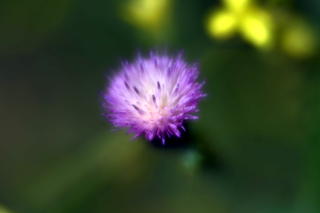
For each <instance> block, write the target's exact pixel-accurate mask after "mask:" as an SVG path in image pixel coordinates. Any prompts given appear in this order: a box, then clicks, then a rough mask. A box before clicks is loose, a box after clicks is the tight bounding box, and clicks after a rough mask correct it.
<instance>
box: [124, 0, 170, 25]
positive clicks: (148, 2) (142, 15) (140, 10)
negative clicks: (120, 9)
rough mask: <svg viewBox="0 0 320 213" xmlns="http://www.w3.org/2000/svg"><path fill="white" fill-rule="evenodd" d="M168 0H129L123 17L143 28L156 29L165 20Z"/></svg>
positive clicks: (168, 6)
mask: <svg viewBox="0 0 320 213" xmlns="http://www.w3.org/2000/svg"><path fill="white" fill-rule="evenodd" d="M170 2H171V1H170V0H130V1H129V2H128V3H127V4H126V5H125V9H124V14H123V16H124V18H125V19H126V20H127V21H128V22H130V23H132V24H134V25H136V26H138V27H141V28H143V29H146V30H150V31H157V30H159V29H161V28H162V26H163V25H164V24H165V23H166V22H167V16H168V13H169V9H170Z"/></svg>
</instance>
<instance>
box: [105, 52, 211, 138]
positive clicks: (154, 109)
mask: <svg viewBox="0 0 320 213" xmlns="http://www.w3.org/2000/svg"><path fill="white" fill-rule="evenodd" d="M198 75H199V68H198V66H197V65H195V64H193V65H190V64H188V63H186V62H185V61H184V59H183V58H182V55H181V54H180V55H178V56H177V57H175V58H171V57H168V56H166V55H159V54H156V53H151V54H150V56H149V57H147V58H142V57H138V58H137V59H136V60H135V61H134V62H133V63H124V64H123V65H122V67H121V69H120V71H119V72H118V73H117V74H116V75H115V76H114V77H113V78H112V79H111V82H110V85H109V86H108V87H107V88H106V90H105V92H104V94H103V108H104V110H105V116H106V117H107V118H109V120H110V121H111V123H112V124H113V125H114V126H115V127H124V128H127V129H128V130H129V132H131V133H134V134H135V135H136V136H140V135H143V136H144V137H145V138H146V139H147V140H149V141H151V140H152V139H154V138H159V139H161V140H162V143H165V138H166V137H170V136H172V135H174V136H176V137H180V135H181V132H180V131H181V130H184V127H183V122H184V121H185V120H192V119H197V118H198V117H197V116H195V115H194V113H196V112H198V108H197V105H198V103H199V101H200V99H201V98H202V97H204V96H205V94H204V93H203V92H202V86H203V83H199V82H198V81H197V78H198Z"/></svg>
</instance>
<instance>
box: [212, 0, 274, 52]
mask: <svg viewBox="0 0 320 213" xmlns="http://www.w3.org/2000/svg"><path fill="white" fill-rule="evenodd" d="M223 1H224V5H225V8H221V9H219V10H217V11H215V12H213V13H212V14H210V15H209V18H208V22H207V29H208V32H209V33H210V35H211V36H213V37H215V38H218V39H227V38H230V37H231V36H233V35H234V34H235V33H236V32H239V33H241V35H242V36H243V37H244V39H246V40H247V41H248V42H250V43H252V44H253V45H255V46H256V47H260V48H267V47H270V46H271V43H272V37H273V36H272V31H273V22H272V19H271V16H270V14H269V13H268V12H267V11H265V10H263V9H261V8H258V7H256V6H255V5H254V4H253V1H252V0H223Z"/></svg>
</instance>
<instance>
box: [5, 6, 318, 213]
mask: <svg viewBox="0 0 320 213" xmlns="http://www.w3.org/2000/svg"><path fill="white" fill-rule="evenodd" d="M0 11H1V12H0V29H1V33H0V74H1V75H0V118H1V119H0V120H1V121H0V213H71V212H76V213H82V212H83V213H88V212H94V213H100V212H101V213H102V212H133V211H134V212H140V213H148V212H153V213H160V212H172V213H173V212H174V213H177V212H183V213H189V212H190V213H191V212H201V213H202V212H203V213H206V212H208V213H212V212H215V213H242V212H243V213H256V212H259V213H300V212H301V213H304V212H307V213H318V212H320V155H319V152H320V125H319V124H320V73H319V71H320V52H319V49H318V47H319V41H318V38H319V35H320V34H319V33H320V32H319V19H320V2H319V1H318V0H260V1H259V0H122V1H119V0H108V1H105V0H94V1H85V0H46V1H40V0H29V1H21V0H20V1H14V0H13V1H2V2H0ZM149 50H163V51H166V52H167V53H169V54H171V55H175V54H176V53H178V52H179V51H181V50H183V51H184V55H185V58H186V59H187V60H188V61H189V62H198V63H199V64H200V66H201V79H203V80H205V81H206V85H205V88H204V89H205V92H206V93H207V94H208V96H207V97H206V98H205V99H204V100H203V101H202V102H201V104H200V112H199V116H200V119H199V120H196V121H194V122H190V123H188V125H187V126H188V134H187V135H185V136H184V137H183V138H182V139H181V140H174V141H171V142H170V143H169V144H168V145H167V146H165V147H163V146H162V145H160V144H159V143H157V142H154V144H150V143H149V142H146V141H144V140H142V139H137V140H134V141H133V140H132V138H131V136H130V135H127V134H126V133H125V131H114V129H113V128H112V127H111V125H110V124H108V122H106V121H105V119H104V118H103V117H102V116H101V106H100V101H101V91H102V90H103V89H104V87H105V85H106V83H107V79H108V78H109V76H110V75H112V74H113V73H114V72H116V71H117V68H118V67H119V65H120V63H121V61H123V60H129V61H131V60H133V59H134V58H135V56H136V55H137V53H138V52H140V53H142V54H143V55H147V54H148V52H149ZM179 143H180V144H179Z"/></svg>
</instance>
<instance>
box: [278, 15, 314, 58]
mask: <svg viewBox="0 0 320 213" xmlns="http://www.w3.org/2000/svg"><path fill="white" fill-rule="evenodd" d="M281 42H282V43H281V46H282V48H283V50H284V51H285V52H286V53H287V54H288V55H290V56H293V57H297V58H305V57H308V56H311V55H312V54H313V53H314V52H315V49H316V46H317V39H316V36H315V33H314V31H313V30H312V28H311V27H310V26H309V25H308V24H307V23H305V22H303V21H302V20H291V22H290V24H289V26H287V28H286V29H285V30H284V32H283V35H282V39H281Z"/></svg>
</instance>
